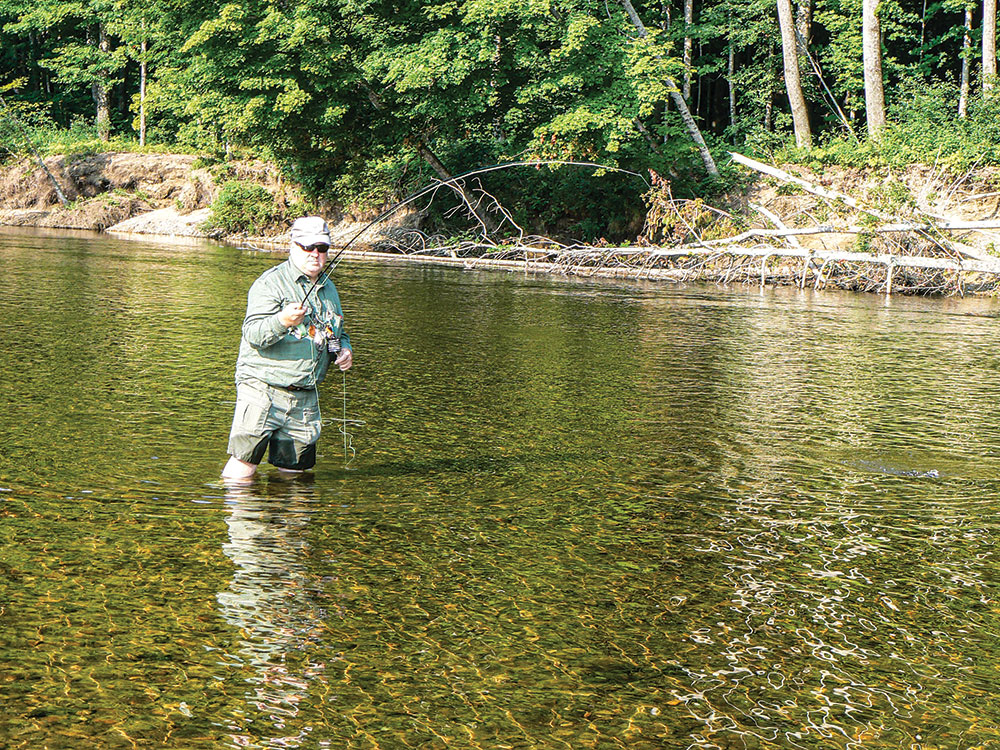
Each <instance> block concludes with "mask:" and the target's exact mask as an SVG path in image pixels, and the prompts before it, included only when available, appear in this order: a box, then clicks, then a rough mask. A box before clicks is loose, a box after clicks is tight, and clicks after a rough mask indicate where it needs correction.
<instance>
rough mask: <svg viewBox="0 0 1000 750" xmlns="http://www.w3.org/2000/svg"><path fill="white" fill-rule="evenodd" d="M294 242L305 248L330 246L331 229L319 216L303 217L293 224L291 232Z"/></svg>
mask: <svg viewBox="0 0 1000 750" xmlns="http://www.w3.org/2000/svg"><path fill="white" fill-rule="evenodd" d="M288 234H289V236H290V237H291V239H292V242H296V243H298V244H300V245H302V246H303V247H309V246H310V245H319V244H323V245H329V244H330V228H329V227H328V226H327V225H326V222H325V221H323V219H322V217H319V216H303V217H301V218H299V219H296V220H295V221H293V222H292V228H291V230H290V231H289V233H288Z"/></svg>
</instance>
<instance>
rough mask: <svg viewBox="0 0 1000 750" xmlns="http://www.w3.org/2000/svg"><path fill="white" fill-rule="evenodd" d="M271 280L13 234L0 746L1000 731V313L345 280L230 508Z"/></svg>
mask: <svg viewBox="0 0 1000 750" xmlns="http://www.w3.org/2000/svg"><path fill="white" fill-rule="evenodd" d="M278 260H279V258H278V257H275V256H272V255H265V254H259V253H253V252H249V251H239V250H236V249H234V248H228V247H220V246H217V245H213V244H210V243H192V244H179V245H167V244H162V243H154V242H126V241H119V240H113V239H109V238H107V237H103V236H97V235H90V234H83V233H81V234H72V233H66V232H63V233H50V232H44V231H37V230H35V231H25V230H14V229H0V399H2V403H3V405H4V409H3V410H2V412H0V435H2V436H3V441H2V443H0V707H2V709H3V710H2V711H0V747H4V748H7V747H10V748H40V747H48V748H53V749H55V748H118V747H121V748H133V747H170V748H218V747H251V748H275V747H299V748H406V747H413V748H418V747H419V748H546V749H547V748H574V749H576V748H601V749H602V750H603V749H604V748H640V749H641V748H674V747H676V748H706V749H707V748H786V747H790V748H862V747H863V748H900V747H913V748H925V749H929V748H977V747H984V748H985V747H994V746H1000V708H997V707H996V701H995V698H994V696H995V695H996V694H997V693H998V692H1000V679H998V675H997V670H996V668H995V666H994V662H993V659H994V658H995V655H996V653H997V647H998V645H1000V644H998V626H1000V604H998V579H1000V576H998V571H1000V567H998V562H1000V561H998V550H997V545H996V535H997V531H998V528H1000V523H998V521H1000V495H998V490H1000V481H998V480H997V477H998V476H1000V452H998V446H1000V417H998V415H997V410H996V408H995V394H996V392H997V380H998V377H1000V376H998V374H997V371H998V367H997V365H998V355H997V352H998V351H1000V325H998V323H1000V321H998V319H997V318H998V316H1000V308H998V306H997V304H996V303H995V302H993V301H992V300H919V299H902V298H898V299H897V298H893V299H892V300H890V301H888V302H887V301H885V300H883V299H882V298H879V297H864V296H853V295H841V294H836V293H822V294H813V293H809V292H796V291H791V290H779V291H766V292H764V293H760V292H758V291H757V290H752V289H751V290H748V289H744V288H742V287H734V288H728V289H719V288H714V287H676V286H656V285H645V284H640V283H625V282H608V281H604V282H594V281H587V280H570V279H559V278H536V277H531V276H525V275H524V274H519V273H495V272H463V271H460V270H456V269H439V268H428V267H419V266H405V265H400V266H381V265H368V264H361V263H350V264H344V265H343V266H341V268H339V269H338V271H337V273H336V280H337V285H338V288H339V289H340V292H341V296H342V298H343V300H344V304H345V308H346V311H347V315H348V321H349V325H350V331H351V334H352V340H353V341H354V342H355V345H356V362H357V366H356V367H355V368H354V369H353V370H352V371H351V372H350V373H349V374H348V376H347V377H346V379H344V378H341V376H340V375H339V373H338V374H337V375H335V376H331V378H330V379H328V381H327V382H326V384H325V385H324V388H323V391H322V398H321V404H322V406H323V409H324V415H325V417H326V418H327V420H328V424H327V426H326V428H325V432H324V437H323V439H322V442H321V445H320V451H319V453H320V457H319V464H318V466H317V469H316V471H315V472H313V473H311V474H309V475H306V476H305V477H304V478H301V479H295V480H288V479H285V478H283V477H282V476H281V475H279V474H278V473H277V472H274V471H271V470H263V471H262V473H261V476H260V477H259V479H258V480H257V481H255V482H254V483H253V484H251V485H249V486H246V487H226V486H225V485H223V484H221V483H220V482H219V480H218V473H219V471H220V469H221V467H222V465H223V464H224V462H225V458H226V457H225V447H226V437H227V431H228V427H229V420H230V418H231V410H232V402H233V401H234V399H235V388H234V385H233V382H232V375H233V366H234V362H235V356H236V350H237V346H238V341H239V325H240V322H241V320H242V315H243V312H244V306H245V299H246V291H247V289H248V287H249V285H250V283H251V282H252V281H253V279H254V278H256V276H257V275H258V274H260V273H261V272H262V271H263V270H264V269H266V268H268V267H269V266H271V265H272V264H274V263H275V262H277V261H278ZM345 391H346V396H347V399H346V414H347V416H348V418H350V419H352V420H360V421H363V422H364V424H353V423H352V424H351V425H350V432H351V433H352V443H353V448H354V449H356V451H357V454H356V457H353V460H351V461H350V463H349V464H348V465H346V466H345V463H346V461H345V451H344V443H343V438H342V436H341V435H340V433H339V431H338V422H336V421H335V420H336V419H337V418H338V417H342V416H343V414H344V413H345V407H344V401H343V396H344V393H345ZM348 457H349V458H350V455H349V456H348Z"/></svg>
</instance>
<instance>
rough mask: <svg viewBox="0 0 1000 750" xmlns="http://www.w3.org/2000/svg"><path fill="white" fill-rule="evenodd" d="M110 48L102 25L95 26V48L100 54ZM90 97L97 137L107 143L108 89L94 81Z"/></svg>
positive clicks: (109, 130) (101, 82)
mask: <svg viewBox="0 0 1000 750" xmlns="http://www.w3.org/2000/svg"><path fill="white" fill-rule="evenodd" d="M110 46H111V45H110V43H109V42H108V35H107V33H106V32H105V29H104V24H103V23H99V24H97V48H98V49H99V50H100V51H101V53H102V54H107V53H108V51H109V49H110ZM91 95H92V96H93V97H94V104H95V105H96V107H97V117H96V124H97V137H98V138H100V139H101V140H102V141H105V142H107V141H109V140H110V139H111V98H110V97H109V96H108V87H107V86H106V85H105V84H104V82H103V81H94V83H93V84H92V85H91Z"/></svg>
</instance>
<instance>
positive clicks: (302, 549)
mask: <svg viewBox="0 0 1000 750" xmlns="http://www.w3.org/2000/svg"><path fill="white" fill-rule="evenodd" d="M225 502H226V508H227V510H228V517H227V519H226V526H227V528H228V531H229V540H228V541H227V542H226V543H225V544H223V545H222V550H223V552H224V553H225V554H226V556H227V557H228V558H229V559H230V560H232V562H233V565H234V566H235V569H234V571H233V579H232V582H231V583H230V585H229V587H228V588H227V589H226V590H225V591H221V592H219V594H218V597H217V599H218V603H219V611H220V613H221V614H222V616H223V618H225V620H226V621H227V622H228V623H230V624H231V625H233V626H234V627H236V628H237V629H238V630H239V633H240V638H239V640H238V641H237V642H236V649H235V652H233V653H229V654H227V661H228V662H229V665H230V666H232V667H233V668H235V669H240V670H241V671H242V673H243V675H244V680H245V682H246V684H247V691H246V695H245V699H246V709H245V712H243V713H242V714H241V715H237V716H234V717H232V719H231V721H230V723H229V725H228V730H229V732H230V739H231V741H232V744H233V745H234V746H237V747H251V748H269V747H299V746H300V745H301V744H302V743H303V741H305V739H306V738H307V737H308V736H309V735H310V734H311V733H312V731H313V727H312V726H310V725H309V724H308V723H304V722H303V721H301V719H302V717H301V716H300V713H301V709H302V707H303V706H304V705H306V704H308V699H309V696H310V693H316V692H320V691H319V690H318V689H317V688H318V687H319V686H323V685H325V684H326V678H325V666H326V665H325V663H324V658H320V657H319V656H318V655H317V653H316V651H315V650H314V647H315V646H317V645H318V644H319V643H320V642H321V641H322V634H323V630H324V625H323V621H324V618H325V617H327V616H328V612H327V611H326V610H325V609H324V608H323V606H322V603H321V600H322V590H321V586H322V582H321V581H319V580H317V579H316V578H315V577H314V576H313V575H312V574H311V573H310V570H309V557H310V554H311V549H310V546H309V542H308V539H307V534H308V527H309V523H310V518H311V516H312V515H313V513H314V512H315V510H316V503H317V495H316V492H315V488H314V487H313V485H312V483H311V481H310V479H309V477H307V476H304V477H297V478H295V479H278V478H270V479H268V480H264V479H260V480H258V481H257V482H254V483H251V484H242V485H241V484H231V485H228V486H227V489H226V493H225Z"/></svg>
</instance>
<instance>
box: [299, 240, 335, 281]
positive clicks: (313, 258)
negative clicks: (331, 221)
mask: <svg viewBox="0 0 1000 750" xmlns="http://www.w3.org/2000/svg"><path fill="white" fill-rule="evenodd" d="M320 251H322V252H320ZM329 252H330V246H329V245H322V244H316V245H310V246H309V247H308V248H306V247H303V246H302V245H300V244H299V243H298V242H293V243H292V247H291V250H290V251H289V255H290V256H291V259H292V263H294V264H295V267H296V268H298V269H299V270H300V271H302V273H304V274H305V275H306V276H308V277H309V278H310V279H315V278H316V277H317V276H319V272H320V271H322V270H323V266H325V265H326V259H327V257H328V253H329Z"/></svg>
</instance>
